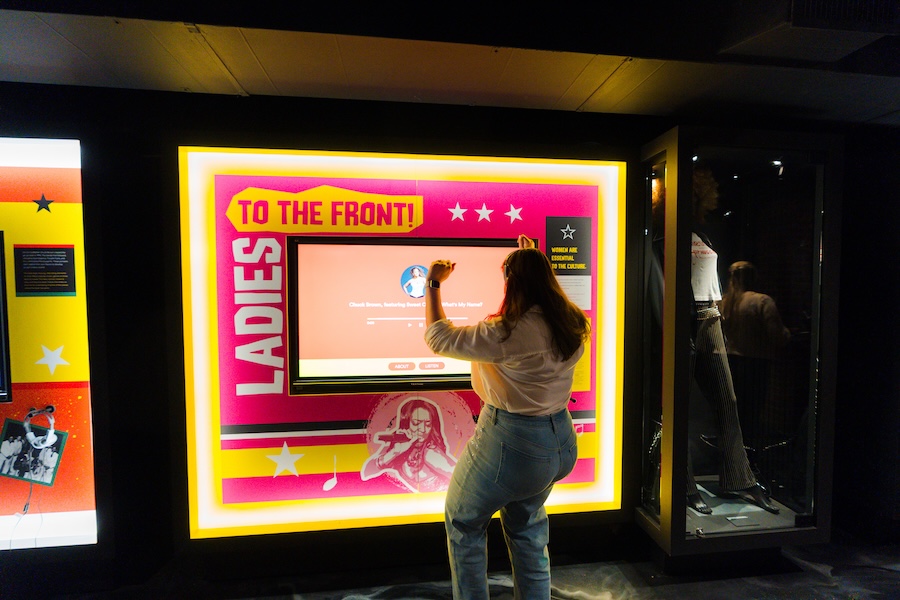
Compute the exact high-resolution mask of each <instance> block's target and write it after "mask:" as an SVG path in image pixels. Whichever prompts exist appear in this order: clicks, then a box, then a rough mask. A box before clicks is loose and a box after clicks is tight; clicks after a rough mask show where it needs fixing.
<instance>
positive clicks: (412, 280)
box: [400, 265, 428, 298]
mask: <svg viewBox="0 0 900 600" xmlns="http://www.w3.org/2000/svg"><path fill="white" fill-rule="evenodd" d="M427 272H428V269H426V268H425V267H423V266H422V265H413V266H411V267H407V268H406V269H404V270H403V275H401V276H400V285H401V286H402V287H403V291H404V292H406V295H407V296H409V297H410V298H421V297H423V296H424V295H425V283H426V281H427V280H426V279H425V274H426V273H427Z"/></svg>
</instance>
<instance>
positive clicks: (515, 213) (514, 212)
mask: <svg viewBox="0 0 900 600" xmlns="http://www.w3.org/2000/svg"><path fill="white" fill-rule="evenodd" d="M520 212H522V209H521V208H516V207H514V206H513V205H512V204H510V205H509V211H508V212H505V213H503V214H504V215H506V216H507V217H509V222H510V223H512V222H513V221H515V220H516V219H518V220H519V221H521V220H522V217H521V215H519V213H520Z"/></svg>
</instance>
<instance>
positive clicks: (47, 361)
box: [34, 344, 69, 375]
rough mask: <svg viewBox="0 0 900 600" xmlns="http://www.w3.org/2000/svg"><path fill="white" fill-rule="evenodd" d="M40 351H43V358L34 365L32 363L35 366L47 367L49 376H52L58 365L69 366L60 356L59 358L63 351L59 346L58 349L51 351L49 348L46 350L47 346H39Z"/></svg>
mask: <svg viewBox="0 0 900 600" xmlns="http://www.w3.org/2000/svg"><path fill="white" fill-rule="evenodd" d="M41 350H43V351H44V358H41V359H40V360H38V361H37V362H36V363H34V364H36V365H47V366H48V367H50V374H51V375H53V373H54V372H55V371H56V367H58V366H59V365H67V364H69V363H68V362H67V361H66V360H65V359H64V358H63V357H62V356H60V355H61V354H62V351H63V347H62V346H60V347H59V348H57V349H56V350H51V349H50V348H48V347H47V346H44V345H43V344H42V345H41Z"/></svg>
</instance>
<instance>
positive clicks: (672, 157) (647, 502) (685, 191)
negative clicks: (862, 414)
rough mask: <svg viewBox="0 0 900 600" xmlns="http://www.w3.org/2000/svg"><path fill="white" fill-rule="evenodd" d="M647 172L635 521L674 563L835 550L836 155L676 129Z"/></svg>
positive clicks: (657, 144)
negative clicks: (697, 557)
mask: <svg viewBox="0 0 900 600" xmlns="http://www.w3.org/2000/svg"><path fill="white" fill-rule="evenodd" d="M642 161H643V165H642V167H643V170H644V174H645V183H646V189H645V191H644V215H645V228H644V238H645V239H644V254H643V259H644V260H643V296H644V297H643V314H642V327H641V329H642V331H641V336H642V351H641V353H642V379H643V434H642V483H641V501H640V507H639V508H638V511H637V512H638V517H637V518H638V522H639V523H640V524H641V525H642V527H643V528H644V529H645V530H646V531H648V533H650V535H651V536H652V537H653V538H654V539H655V540H656V541H657V543H658V544H659V545H660V547H661V548H662V549H663V550H664V551H665V552H666V554H668V555H670V556H677V555H686V554H696V553H709V552H719V551H724V550H740V549H745V548H763V547H777V546H780V545H782V544H784V543H810V542H815V541H824V540H825V539H827V537H828V535H829V530H830V493H831V482H830V471H831V463H832V454H831V448H832V436H833V429H834V423H833V406H834V398H833V395H834V375H833V374H834V368H833V367H834V364H835V359H836V348H835V339H836V335H837V331H836V318H835V317H836V313H837V276H838V257H839V255H840V249H839V235H838V234H839V216H838V215H839V190H840V168H839V165H840V152H839V146H838V144H837V141H836V140H835V139H833V138H823V137H820V136H805V135H785V134H764V133H747V132H721V131H709V130H685V129H678V130H673V131H670V132H668V133H667V134H665V135H663V136H662V137H660V138H659V139H657V140H656V141H654V142H653V143H651V144H648V145H647V146H646V147H645V148H644V149H643V154H642Z"/></svg>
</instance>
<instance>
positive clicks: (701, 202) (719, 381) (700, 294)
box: [687, 167, 779, 514]
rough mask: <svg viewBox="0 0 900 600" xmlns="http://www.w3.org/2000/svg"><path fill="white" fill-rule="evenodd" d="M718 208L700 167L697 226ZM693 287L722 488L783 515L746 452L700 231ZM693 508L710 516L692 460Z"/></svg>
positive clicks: (699, 356) (714, 261)
mask: <svg viewBox="0 0 900 600" xmlns="http://www.w3.org/2000/svg"><path fill="white" fill-rule="evenodd" d="M717 206H718V183H716V180H715V178H714V177H713V175H712V172H711V171H710V170H709V169H707V168H705V167H695V169H694V175H693V208H694V223H695V225H700V224H702V223H703V222H704V221H705V217H706V215H707V214H708V213H709V212H710V211H711V210H713V209H715V208H716V207H717ZM691 287H692V291H693V296H694V313H695V319H694V323H693V326H694V327H693V334H694V335H693V340H692V341H693V352H692V353H691V371H692V374H693V380H694V382H695V383H696V384H697V386H698V388H699V389H700V391H701V392H702V393H703V395H704V396H705V397H706V399H707V400H708V401H709V403H710V406H711V407H712V408H713V409H714V410H715V413H716V423H717V427H718V436H717V441H718V449H719V453H720V455H721V459H722V460H721V463H722V464H721V469H720V472H719V485H720V486H721V487H722V489H724V490H725V491H727V492H730V493H734V494H736V495H737V496H739V497H741V498H743V499H744V500H746V501H748V502H751V503H753V504H756V505H757V506H760V507H761V508H763V509H765V510H767V511H769V512H771V513H774V514H778V512H779V510H778V508H777V507H775V506H774V505H773V504H772V503H771V502H769V500H768V498H767V497H766V494H765V490H764V489H763V488H762V486H760V485H759V483H758V482H757V480H756V476H755V475H754V474H753V471H752V470H751V468H750V462H749V461H748V459H747V453H746V451H745V450H744V441H743V435H742V433H741V424H740V419H739V417H738V409H737V399H736V397H735V393H734V384H733V382H732V379H731V370H730V368H729V365H728V357H727V354H726V351H725V337H724V335H723V333H722V324H721V314H720V313H719V308H718V304H719V301H721V300H722V290H721V285H720V284H719V276H718V255H717V254H716V252H715V250H713V248H712V245H711V244H710V243H709V240H707V239H706V238H705V236H703V235H702V234H700V233H698V232H697V231H694V232H692V234H691ZM687 501H688V506H689V507H690V508H693V509H694V510H696V511H697V512H700V513H703V514H711V513H712V509H711V508H710V507H709V505H708V504H706V502H704V501H703V498H702V496H701V495H700V492H699V491H698V489H697V484H696V482H695V481H694V476H693V472H692V467H691V460H690V457H688V477H687Z"/></svg>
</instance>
